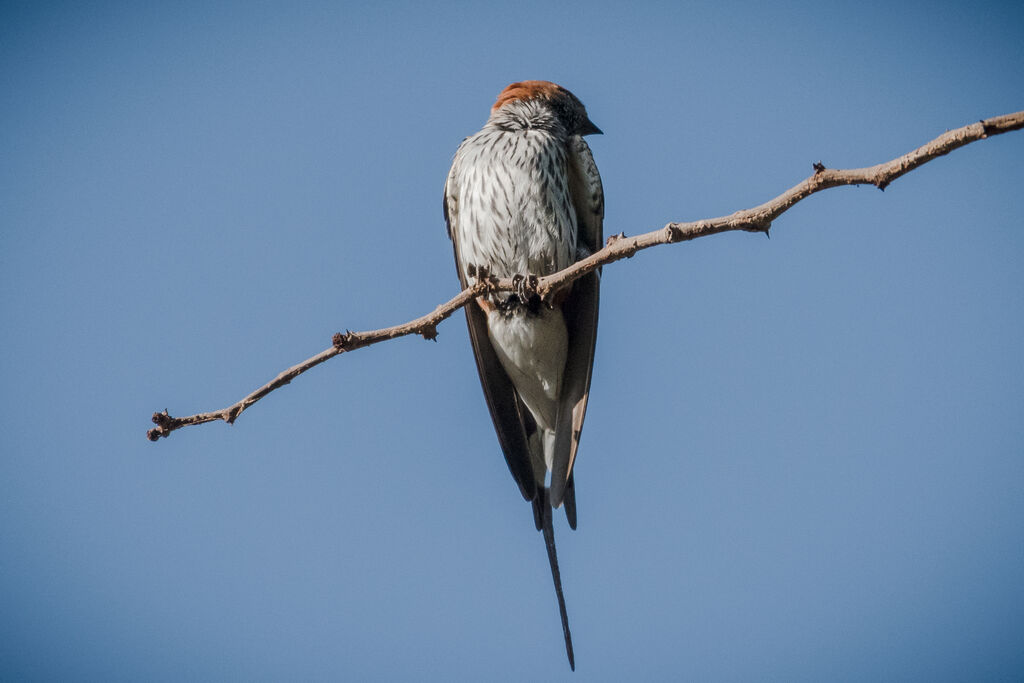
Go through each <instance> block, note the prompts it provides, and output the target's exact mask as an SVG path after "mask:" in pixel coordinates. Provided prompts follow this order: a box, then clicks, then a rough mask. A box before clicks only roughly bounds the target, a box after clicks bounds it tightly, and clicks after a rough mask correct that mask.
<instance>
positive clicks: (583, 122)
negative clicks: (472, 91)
mask: <svg viewBox="0 0 1024 683" xmlns="http://www.w3.org/2000/svg"><path fill="white" fill-rule="evenodd" d="M529 104H533V105H535V106H536V105H540V106H542V107H543V108H544V109H547V110H548V111H550V113H551V114H552V115H553V116H554V117H555V118H556V119H557V121H558V123H559V124H560V125H561V126H562V127H563V128H564V129H565V131H566V132H567V133H568V134H570V135H600V134H601V129H600V128H598V127H597V126H595V125H594V122H593V121H591V120H590V119H589V118H588V117H587V110H586V109H585V108H584V106H583V103H582V102H580V101H579V99H578V98H577V97H576V96H575V95H573V94H572V93H571V92H569V91H568V90H566V89H565V88H563V87H562V86H560V85H558V84H556V83H552V82H550V81H520V82H518V83H513V84H511V85H509V86H508V87H506V88H505V89H504V90H502V91H501V94H500V95H498V99H497V100H496V101H495V102H494V106H493V107H491V117H492V118H494V117H495V116H501V115H504V114H509V115H510V118H513V119H518V118H520V117H519V116H516V114H517V113H518V112H517V111H516V110H517V109H522V108H523V105H529ZM524 127H529V125H527V126H524Z"/></svg>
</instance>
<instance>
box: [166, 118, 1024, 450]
mask: <svg viewBox="0 0 1024 683" xmlns="http://www.w3.org/2000/svg"><path fill="white" fill-rule="evenodd" d="M1021 128H1024V111H1019V112H1016V113H1013V114H1005V115H1003V116H996V117H993V118H990V119H984V120H982V121H979V122H977V123H972V124H970V125H968V126H964V127H962V128H957V129H955V130H951V131H947V132H946V133H943V134H942V135H940V136H939V137H937V138H935V139H934V140H932V141H931V142H929V143H927V144H925V145H922V146H921V147H918V148H917V149H915V150H913V151H911V152H908V153H907V154H904V155H903V156H901V157H898V158H896V159H893V160H891V161H887V162H884V163H881V164H877V165H875V166H870V167H867V168H855V169H847V170H841V169H829V168H825V167H824V166H823V165H822V164H821V162H818V163H816V164H814V173H813V174H812V175H811V176H809V177H808V178H807V179H806V180H804V181H802V182H800V183H798V184H797V185H794V186H793V187H791V188H790V189H788V190H786V191H785V192H783V193H782V194H780V195H779V196H777V197H775V198H774V199H772V200H770V201H767V202H765V203H764V204H761V205H760V206H755V207H753V208H751V209H745V210H742V211H737V212H736V213H733V214H730V215H728V216H720V217H718V218H710V219H705V220H699V221H691V222H687V223H669V224H667V225H666V226H665V227H663V228H661V229H660V230H654V231H652V232H648V233H644V234H642V235H636V236H635V237H626V236H625V234H623V233H619V234H618V235H613V236H611V237H609V238H608V242H607V244H606V245H605V247H604V248H603V249H600V250H599V251H597V252H595V253H593V254H591V255H590V256H588V257H587V258H585V259H583V260H581V261H578V262H576V263H574V264H573V265H571V266H569V267H568V268H566V269H564V270H561V271H559V272H557V273H553V274H551V275H548V276H545V277H541V278H534V277H530V278H528V281H527V282H526V283H525V291H526V293H536V294H538V295H539V296H540V297H541V298H542V299H544V300H550V298H551V297H552V296H553V295H554V294H555V292H557V291H558V290H560V289H562V288H564V287H567V286H568V285H569V284H571V283H572V282H573V281H575V280H576V279H578V278H580V277H583V276H584V275H586V274H587V273H590V272H592V271H594V270H597V269H598V268H600V267H601V266H605V265H608V264H609V263H614V262H615V261H619V260H621V259H624V258H629V257H631V256H633V254H635V253H636V252H638V251H641V250H643V249H649V248H650V247H653V246H656V245H659V244H674V243H676V242H686V241H689V240H693V239H696V238H698V237H704V236H706V235H715V234H717V233H720V232H729V231H732V230H744V231H747V232H763V233H767V232H768V230H769V229H770V228H771V225H772V222H773V221H774V220H775V219H776V218H778V217H779V216H781V215H782V214H783V213H785V212H786V211H788V210H789V209H790V208H791V207H793V205H795V204H796V203H797V202H799V201H801V200H802V199H805V198H807V197H809V196H811V195H812V194H814V193H815V192H820V191H822V190H827V189H829V188H832V187H839V186H841V185H874V186H875V187H877V188H878V189H879V190H885V188H886V187H888V186H889V184H890V183H892V181H894V180H896V179H897V178H899V177H900V176H902V175H904V174H905V173H909V172H910V171H912V170H914V169H915V168H917V167H919V166H921V165H923V164H926V163H928V162H929V161H931V160H932V159H935V158H936V157H940V156H943V155H945V154H949V153H950V152H952V151H953V150H955V149H957V148H960V147H963V146H964V145H967V144H970V143H972V142H975V141H977V140H983V139H985V138H987V137H991V136H993V135H999V134H1002V133H1007V132H1010V131H1014V130H1020V129H1021ZM523 289H524V283H522V282H519V281H517V280H516V279H514V278H501V279H499V278H494V277H491V276H490V275H489V274H488V273H478V274H477V281H476V283H475V284H473V285H472V286H470V287H468V288H467V289H465V290H463V291H462V292H460V293H459V294H458V296H456V297H454V298H453V299H451V300H450V301H448V302H446V303H443V304H441V305H440V306H438V307H437V308H435V309H434V310H433V311H432V312H430V313H428V314H426V315H424V316H421V317H419V318H416V319H415V320H410V321H409V322H407V323H403V324H401V325H395V326H393V327H385V328H383V329H379V330H371V331H368V332H349V331H346V332H345V333H344V334H342V333H340V332H339V333H337V334H335V335H334V338H333V339H332V344H331V347H330V348H328V349H325V350H323V351H321V352H320V353H318V354H316V355H315V356H313V357H312V358H307V359H306V360H304V361H302V362H301V363H299V364H297V365H293V366H292V367H290V368H288V369H287V370H284V371H283V372H281V373H279V374H278V375H277V377H275V378H274V379H273V380H271V381H269V382H267V383H266V384H264V385H263V386H261V387H260V388H258V389H256V390H255V391H253V392H252V393H250V394H249V395H248V396H246V397H245V398H243V399H241V400H240V401H238V402H237V403H234V404H232V405H230V406H228V407H226V408H222V409H220V410H214V411H211V412H208V413H199V414H196V415H190V416H188V417H173V416H171V415H169V414H168V412H167V411H166V410H165V411H163V412H161V413H154V414H153V423H154V424H156V427H155V428H153V429H150V430H149V431H148V432H147V433H146V435H147V437H148V438H149V440H150V441H157V440H159V439H160V437H166V436H169V435H170V434H171V432H173V431H175V430H177V429H181V428H182V427H187V426H189V425H196V424H203V423H204V422H214V421H216V420H223V421H224V422H227V423H228V424H233V423H234V422H235V420H237V419H238V416H239V415H241V414H242V412H243V411H245V410H246V409H247V408H249V406H251V405H252V404H254V403H256V402H257V401H259V400H260V399H261V398H263V397H264V396H266V395H267V394H269V393H270V392H272V391H274V390H275V389H279V388H280V387H283V386H284V385H286V384H289V383H290V382H291V381H292V380H293V379H295V378H296V377H298V376H299V375H301V374H302V373H304V372H306V371H307V370H310V369H311V368H314V367H316V366H317V365H320V364H321V363H323V362H324V361H327V360H329V359H331V358H334V357H335V356H337V355H340V354H342V353H345V352H346V351H355V350H356V349H360V348H363V347H364V346H370V345H371V344H377V343H379V342H382V341H385V340H387V339H395V338H397V337H404V336H406V335H411V334H418V335H421V336H422V337H423V338H424V339H434V338H436V337H437V325H438V324H439V323H441V322H442V321H444V320H445V319H446V318H448V317H450V316H451V315H452V314H453V313H454V312H455V311H457V310H459V309H460V308H462V307H463V306H465V305H466V304H468V303H470V302H471V301H472V300H473V299H475V298H476V297H478V296H481V295H482V294H486V293H488V292H513V291H522V290H523Z"/></svg>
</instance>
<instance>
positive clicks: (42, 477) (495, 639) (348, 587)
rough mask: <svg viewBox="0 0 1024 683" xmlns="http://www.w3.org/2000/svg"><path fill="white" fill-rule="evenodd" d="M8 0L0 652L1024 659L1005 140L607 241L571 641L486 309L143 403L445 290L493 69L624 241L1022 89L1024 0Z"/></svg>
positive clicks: (623, 670) (515, 669) (84, 664)
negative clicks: (547, 122)
mask: <svg viewBox="0 0 1024 683" xmlns="http://www.w3.org/2000/svg"><path fill="white" fill-rule="evenodd" d="M0 12H2V14H0V92H2V93H3V96H2V97H0V159H2V163H0V311H2V316H3V317H2V320H3V323H2V325H0V348H2V349H3V354H2V356H0V373H2V375H0V377H2V384H0V415H2V424H3V427H2V429H0V453H2V455H0V678H2V679H4V680H46V679H58V678H59V679H87V680H88V679H91V680H103V681H116V680H186V679H189V680H288V679H301V680H402V679H404V680H439V681H440V680H509V681H519V680H537V679H541V680H555V679H566V680H570V679H571V680H576V681H583V680H586V681H592V680H593V681H597V680H607V681H623V680H637V679H647V680H657V679H660V680H668V679H683V680H707V681H717V680H786V681H820V680H837V681H844V680H850V681H859V680H927V681H935V680H1000V679H1002V680H1009V679H1019V677H1020V676H1021V675H1022V672H1024V419H1022V418H1024V362H1022V360H1021V358H1022V355H1021V349H1022V346H1024V230H1022V228H1024V225H1022V218H1021V217H1022V215H1024V133H1014V134H1010V135H1006V136H1002V137H998V138H995V139H992V140H988V141H982V142H980V143H977V144H974V145H971V146H969V147H968V148H966V149H963V150H960V151H957V152H955V153H953V154H952V155H950V156H948V157H946V158H942V159H939V160H936V161H934V162H932V163H931V164H929V165H928V166H926V167H924V168H921V169H919V170H917V171H915V172H914V173H912V174H910V175H909V176H907V177H905V178H904V179H902V180H899V181H898V182H896V183H895V184H894V185H892V186H891V187H890V188H889V189H888V190H886V192H884V193H882V192H879V191H878V190H876V189H874V188H841V189H837V190H831V191H829V192H827V193H825V194H822V195H817V196H815V197H812V198H811V199H810V200H808V201H806V202H804V203H802V204H800V205H799V206H797V207H796V208H794V209H793V210H792V211H790V212H789V213H788V214H786V215H785V216H784V217H783V218H781V219H780V220H778V221H777V223H776V225H775V228H774V230H773V232H772V238H771V240H767V239H765V238H764V237H763V236H760V235H750V234H744V233H740V234H728V235H720V236H717V237H712V238H706V239H701V240H698V241H696V242H693V243H689V244H683V245H676V246H673V247H662V248H659V249H656V250H653V251H648V252H645V253H643V254H640V255H638V256H636V257H635V258H633V259H632V260H629V261H625V262H621V263H618V264H615V265H613V266H611V267H609V268H607V269H606V270H605V276H604V282H603V292H602V310H601V329H600V335H599V341H598V351H597V363H596V369H595V371H594V381H593V391H592V394H591V404H590V412H589V416H588V420H587V425H586V429H585V432H584V437H583V444H582V450H581V454H580V458H579V460H578V467H577V483H578V496H579V517H580V525H579V530H578V531H576V532H570V531H569V530H568V527H567V526H566V525H565V523H564V519H560V520H559V522H558V525H557V526H556V534H557V536H558V540H559V549H560V551H561V561H562V576H563V579H564V582H565V588H566V597H567V600H568V606H569V614H570V619H571V623H572V627H573V634H574V636H575V644H576V656H577V662H578V670H577V672H576V674H574V675H572V674H570V673H569V669H568V666H567V665H566V662H565V655H564V653H563V648H562V643H561V632H560V628H559V623H558V614H557V609H556V605H555V598H554V592H553V590H552V588H551V579H550V577H549V575H548V569H547V566H546V559H545V556H544V549H543V541H542V539H541V536H540V534H538V533H537V532H536V531H534V528H533V522H532V517H531V513H530V509H529V506H528V505H527V504H525V503H524V502H523V501H522V499H521V498H520V496H519V493H518V491H517V489H516V486H515V484H514V483H513V481H512V479H511V477H510V476H509V473H508V471H507V469H506V467H505V464H504V462H503V460H502V458H501V455H500V453H499V450H498V445H497V440H496V438H495V436H494V434H493V430H492V427H491V423H490V419H489V417H488V414H487V410H486V407H485V405H484V401H483V397H482V394H481V392H480V388H479V386H478V380H477V377H476V370H475V368H474V365H473V361H472V354H471V352H470V349H469V344H468V340H467V336H466V331H465V326H464V323H463V320H462V315H461V314H459V315H458V316H457V317H456V318H454V319H452V320H450V321H448V322H446V323H445V324H444V325H442V327H441V328H440V338H439V339H438V342H437V343H436V344H435V343H428V342H425V341H423V340H421V339H403V340H399V341H395V342H392V343H388V344H385V345H382V346H377V347H374V348H372V349H366V350H362V351H359V352H358V353H354V354H352V355H349V356H344V357H341V358H338V359H335V360H333V361H331V362H330V363H328V364H327V365H325V366H321V367H320V368H318V369H316V370H315V371H313V372H311V373H309V374H307V375H306V376H304V377H302V378H301V379H299V380H298V381H296V382H294V383H293V384H292V385H290V386H289V387H287V388H285V389H283V390H281V391H279V392H277V393H275V394H273V395H271V396H270V397H269V398H267V399H265V400H264V401H263V402H261V403H259V404H258V405H257V406H255V407H254V408H252V409H251V410H250V411H249V412H247V413H246V414H245V415H244V417H243V418H242V419H241V420H240V421H239V422H238V423H237V424H236V425H234V426H233V427H229V426H226V425H224V424H211V425H205V426H202V427H198V428H192V429H188V430H185V431H182V432H178V433H176V434H174V435H173V436H172V437H171V438H170V439H168V440H164V441H161V442H160V443H156V444H152V443H149V442H148V441H146V439H145V431H146V429H147V428H148V427H149V426H150V425H149V416H150V414H151V413H152V412H153V411H155V410H159V409H163V408H167V409H169V410H170V411H171V413H172V414H175V415H185V414H190V413H194V412H199V411H203V410H211V409H214V408H219V407H222V406H225V405H227V404H229V403H232V402H233V401H235V400H237V399H238V398H240V397H241V396H242V395H244V394H245V393H247V392H248V391H250V390H251V389H253V388H255V387H256V386H258V385H260V384H262V383H263V382H265V381H267V380H269V379H271V378H272V377H273V376H274V375H275V374H276V373H277V372H278V371H280V370H281V369H283V368H285V367H287V366H289V365H291V364H293V363H295V362H298V361H299V360H302V359H303V358H306V357H307V356H310V355H312V354H313V353H316V352H318V351H320V350H321V349H324V348H326V347H327V346H328V345H329V343H330V336H331V334H332V333H333V332H335V331H339V330H344V329H345V328H351V329H371V328H375V327H380V326H384V325H388V324H394V323H398V322H402V321H405V320H407V319H410V318H412V317H414V316H416V315H419V314H422V313H424V312H426V311H428V310H430V309H431V308H433V307H434V306H435V305H436V304H438V303H440V302H442V301H444V300H447V299H448V298H449V297H451V296H452V295H454V294H455V293H456V291H457V281H456V277H455V273H454V269H453V266H452V262H451V258H452V257H451V247H450V244H449V242H448V239H447V237H446V236H445V231H444V224H443V220H442V216H441V189H442V184H443V181H444V177H445V174H446V172H447V170H448V165H449V163H450V161H451V157H452V154H453V153H454V151H455V148H456V146H457V145H458V143H459V141H460V140H461V139H462V138H463V137H464V136H465V135H468V134H469V133H471V132H473V131H475V130H476V129H478V128H479V127H480V126H481V125H482V124H483V122H484V120H485V119H486V116H487V113H488V109H489V107H490V104H491V103H492V101H493V99H494V97H495V96H496V94H497V93H498V92H499V91H500V90H501V88H502V87H504V86H505V85H506V84H507V83H509V82H511V81H514V80H521V79H527V78H541V79H548V80H553V81H556V82H559V83H561V84H563V85H565V86H566V87H568V88H570V89H571V90H572V91H573V92H575V93H576V94H577V95H578V96H579V97H580V98H581V99H582V100H583V101H584V102H585V103H586V105H587V107H588V110H589V112H590V114H591V117H592V118H593V120H594V121H595V122H596V123H597V124H598V125H599V126H600V127H601V128H602V129H603V130H604V131H605V135H604V136H602V137H595V138H592V141H591V144H592V146H593V149H594V156H595V157H596V159H597V162H598V164H599V166H600V168H601V171H602V174H603V176H604V182H605V189H606V195H607V207H608V211H607V221H606V232H607V233H614V232H619V231H625V232H626V233H627V234H635V233H638V232H643V231H647V230H652V229H656V228H659V227H661V226H662V225H664V224H665V222H667V221H669V220H689V219H698V218H703V217H710V216H718V215H723V214H727V213H730V212H732V211H735V210H738V209H741V208H746V207H749V206H753V205H755V204H758V203H760V202H762V201H765V200H767V199H769V198H771V197H772V196H774V195H775V194H777V193H779V192H781V191H782V190H784V189H786V188H788V187H789V186H791V185H793V184H795V183H796V182H798V181H800V180H801V179H802V178H804V177H805V176H806V175H808V174H809V173H810V172H811V164H812V163H813V162H815V161H818V160H821V161H823V162H824V163H825V164H826V165H828V166H832V167H857V166H865V165H870V164H874V163H877V162H880V161H884V160H887V159H890V158H892V157H895V156H897V155H899V154H902V153H904V152H906V151H908V150H910V149H912V148H913V147H916V146H917V145H919V144H922V143H924V142H926V141H927V140H929V139H931V138H932V137H934V136H936V135H938V134H940V133H942V132H943V131H944V130H946V129H948V128H954V127H958V126H961V125H964V124H967V123H970V122H972V121H976V120H978V119H980V118H983V117H987V116H993V115H996V114H1002V113H1008V112H1011V111H1016V110H1019V109H1022V108H1024V42H1022V39H1021V37H1022V35H1024V9H1022V6H1021V5H1020V3H1010V2H1005V3H989V4H985V5H977V4H976V3H967V2H964V3H888V2H885V3H883V2H868V3H855V4H854V3H844V4H842V5H834V6H828V5H827V4H826V5H822V3H816V2H807V3H783V4H775V3H749V4H723V3H715V4H714V5H713V6H712V5H710V4H709V5H686V4H682V3H651V4H644V3H640V4H637V5H635V6H633V7H628V8H627V7H625V6H619V5H615V4H611V3H586V4H572V3H550V2H536V3H535V2H518V3H515V4H506V5H502V6H497V5H488V4H485V3H476V2H473V3H444V4H440V5H431V4H428V3H411V2H410V3H380V4H379V5H376V6H372V7H371V6H369V5H368V4H367V3H358V4H356V3H352V4H344V3H323V4H293V3H279V4H274V3H241V2H240V3H182V4H176V5H173V6H172V5H170V4H168V5H166V6H165V5H164V4H162V3H118V4H107V3H91V4H89V5H88V6H86V5H85V4H81V3H68V4H63V5H60V4H46V3H36V2H31V3H10V2H5V3H3V5H2V6H0Z"/></svg>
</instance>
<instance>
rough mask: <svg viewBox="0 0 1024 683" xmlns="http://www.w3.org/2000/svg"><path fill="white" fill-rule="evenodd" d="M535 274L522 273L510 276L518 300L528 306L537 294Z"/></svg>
mask: <svg viewBox="0 0 1024 683" xmlns="http://www.w3.org/2000/svg"><path fill="white" fill-rule="evenodd" d="M537 283H538V280H537V276H536V275H523V274H522V273H519V274H516V275H513V276H512V285H513V286H514V287H515V294H516V296H517V297H518V298H519V302H520V303H521V304H523V305H524V306H528V305H529V304H530V303H531V302H532V301H533V299H534V298H535V297H536V296H537Z"/></svg>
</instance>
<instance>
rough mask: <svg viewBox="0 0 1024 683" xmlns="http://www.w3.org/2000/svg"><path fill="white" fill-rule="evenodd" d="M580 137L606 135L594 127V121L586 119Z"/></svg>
mask: <svg viewBox="0 0 1024 683" xmlns="http://www.w3.org/2000/svg"><path fill="white" fill-rule="evenodd" d="M580 135H604V133H603V132H601V129H600V128H598V127H597V126H595V125H594V122H593V121H591V120H590V119H586V120H585V121H584V122H583V125H581V126H580Z"/></svg>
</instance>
